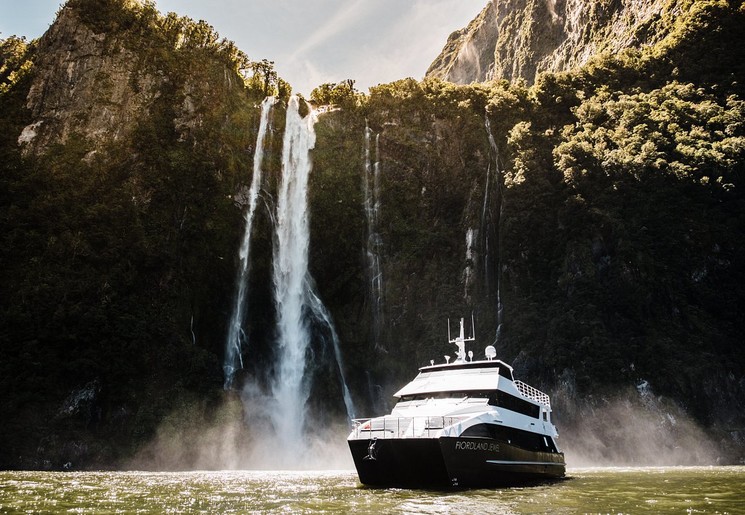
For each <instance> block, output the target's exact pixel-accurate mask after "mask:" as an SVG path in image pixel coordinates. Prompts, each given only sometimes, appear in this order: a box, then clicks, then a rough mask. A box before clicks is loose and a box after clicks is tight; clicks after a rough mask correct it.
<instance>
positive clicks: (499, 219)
mask: <svg viewBox="0 0 745 515" xmlns="http://www.w3.org/2000/svg"><path fill="white" fill-rule="evenodd" d="M484 125H485V127H486V132H487V134H488V136H489V146H490V147H491V150H492V152H493V153H494V174H495V176H496V202H497V219H496V221H495V224H496V226H497V231H498V232H497V256H496V259H497V263H496V270H497V331H496V334H495V335H494V345H495V346H496V345H497V344H498V343H499V340H500V338H501V336H502V325H503V322H504V319H503V317H504V309H503V306H502V285H501V278H502V245H501V241H500V239H501V229H502V214H503V207H504V201H503V198H502V182H503V181H504V179H503V177H502V175H501V173H500V171H499V147H497V142H496V141H495V140H494V135H493V134H492V130H491V122H490V121H489V116H485V117H484ZM490 175H491V164H490V165H489V168H487V170H486V192H485V193H484V213H485V212H486V205H487V201H488V191H489V177H490ZM483 218H485V217H484V215H483V213H482V219H483ZM484 234H488V231H484ZM485 248H486V249H488V236H487V240H486V244H485ZM485 253H486V251H485Z"/></svg>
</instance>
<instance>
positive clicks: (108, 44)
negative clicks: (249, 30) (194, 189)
mask: <svg viewBox="0 0 745 515" xmlns="http://www.w3.org/2000/svg"><path fill="white" fill-rule="evenodd" d="M133 5H135V6H136V5H137V4H136V3H135V4H133ZM122 12H123V13H124V14H123V15H128V16H132V14H131V13H129V14H126V13H127V11H122ZM134 12H137V9H136V8H135V11H134ZM140 12H141V14H140V16H141V18H139V19H138V20H137V21H135V20H134V19H131V20H126V19H124V20H122V21H121V22H120V24H122V25H123V26H119V27H117V29H115V30H113V31H112V30H111V29H112V27H110V26H109V25H107V24H106V23H101V22H100V20H95V19H87V20H85V19H81V16H82V17H85V16H88V17H90V15H88V14H87V13H86V11H85V10H83V9H80V8H76V7H75V4H74V3H71V4H70V5H68V6H66V7H64V8H63V9H62V10H61V11H60V14H59V16H58V18H57V20H56V21H55V23H54V24H53V25H52V26H51V27H50V29H49V30H48V31H47V32H46V33H45V34H44V36H43V37H42V38H41V39H40V40H39V42H38V48H37V51H36V55H37V56H38V58H37V59H36V60H35V62H34V73H33V80H32V82H31V85H30V89H29V91H28V95H27V99H26V106H25V107H26V108H27V109H28V110H29V113H30V115H31V123H30V124H28V125H26V126H25V127H24V128H23V130H22V132H21V134H20V135H19V137H18V143H19V145H21V146H22V148H23V151H24V152H25V153H34V154H43V153H44V152H45V151H46V150H48V148H49V147H50V145H52V144H62V145H64V144H65V143H67V142H68V141H69V139H70V138H71V137H72V136H73V135H74V136H76V137H78V138H82V139H84V140H85V141H86V142H87V145H88V146H89V147H90V149H91V150H94V149H95V148H99V147H102V146H105V145H106V144H110V143H112V142H118V141H122V140H126V139H127V138H128V137H129V136H130V135H131V134H132V131H133V130H134V129H135V128H136V127H138V126H139V125H140V124H141V122H142V121H143V120H147V119H149V118H150V117H152V116H153V115H154V114H156V112H157V110H158V109H159V103H160V104H162V103H163V102H167V103H168V104H169V105H168V109H169V110H170V111H171V112H172V121H173V125H174V129H175V130H176V132H177V137H178V138H179V139H181V140H185V139H186V138H188V136H189V132H190V131H193V130H195V129H197V128H198V127H200V126H201V125H203V124H204V122H205V119H204V118H205V116H212V115H214V114H215V113H214V108H215V106H216V105H219V104H221V103H224V102H225V101H226V99H227V98H229V97H230V96H231V95H236V94H237V93H238V92H239V90H240V87H239V84H242V79H241V78H240V77H238V76H237V74H236V73H235V70H234V69H231V63H229V62H224V63H220V62H215V63H212V64H211V65H207V66H199V65H195V66H194V67H193V68H191V69H188V70H186V69H180V68H178V67H177V66H174V65H173V64H174V63H173V59H172V57H169V56H168V55H167V54H163V48H162V45H164V44H166V45H172V47H171V48H170V49H169V50H170V51H171V52H172V53H173V54H182V55H181V57H182V58H183V57H188V56H189V54H190V53H191V52H190V48H189V47H190V45H191V46H194V45H195V41H193V40H192V41H190V37H191V38H193V37H194V36H195V35H194V34H193V33H194V32H196V29H191V32H188V31H187V32H186V33H185V34H182V35H181V36H178V37H176V38H173V36H174V35H175V33H176V32H177V31H178V30H180V29H183V25H184V21H183V20H179V19H178V18H175V17H171V18H167V19H165V20H163V21H162V22H161V23H162V25H163V26H162V27H161V30H162V31H163V32H162V33H161V34H152V37H148V34H146V33H142V32H138V28H137V27H136V24H137V23H140V24H143V25H144V24H145V23H147V19H148V17H150V18H151V21H152V20H153V19H154V18H153V17H154V16H155V14H154V13H148V12H147V10H146V9H144V8H141V9H140ZM97 21H98V23H96V22H97ZM128 25H129V26H128ZM197 27H198V26H197ZM201 28H202V29H205V30H206V28H207V26H202V27H201ZM169 30H170V31H171V32H172V34H169V33H168V32H169ZM169 37H171V41H168V40H169ZM215 46H219V45H215ZM191 50H193V49H191ZM210 111H212V112H210Z"/></svg>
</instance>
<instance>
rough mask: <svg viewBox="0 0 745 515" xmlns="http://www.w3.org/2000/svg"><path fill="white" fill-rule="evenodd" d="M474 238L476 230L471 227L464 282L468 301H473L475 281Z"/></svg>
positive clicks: (468, 232)
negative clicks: (472, 294) (472, 289)
mask: <svg viewBox="0 0 745 515" xmlns="http://www.w3.org/2000/svg"><path fill="white" fill-rule="evenodd" d="M473 240H474V230H473V227H469V228H468V230H467V231H466V266H465V268H464V269H463V284H464V291H463V297H464V298H465V299H466V302H468V303H470V301H471V285H472V283H473V268H474V254H473Z"/></svg>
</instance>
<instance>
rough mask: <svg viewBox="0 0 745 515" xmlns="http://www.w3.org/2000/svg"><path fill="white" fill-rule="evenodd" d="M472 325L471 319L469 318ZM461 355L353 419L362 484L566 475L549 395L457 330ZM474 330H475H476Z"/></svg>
mask: <svg viewBox="0 0 745 515" xmlns="http://www.w3.org/2000/svg"><path fill="white" fill-rule="evenodd" d="M472 325H473V320H472ZM449 326H450V323H449V321H448V340H449V341H450V343H455V344H456V345H457V346H458V350H457V353H456V359H454V360H453V362H450V356H445V363H441V364H435V363H434V361H430V365H429V366H424V367H421V368H420V369H419V374H418V375H417V376H416V377H415V378H414V380H413V381H411V382H410V383H408V384H407V385H406V386H404V387H403V388H401V389H400V390H399V391H398V392H396V393H395V394H394V397H395V398H396V399H397V402H396V405H395V407H394V408H393V410H392V411H391V413H390V414H389V415H384V416H379V417H374V418H363V419H355V420H353V429H352V432H351V433H350V434H349V437H348V438H347V441H348V443H349V448H350V451H351V453H352V458H353V459H354V464H355V467H356V468H357V474H358V476H359V480H360V482H361V483H362V484H364V485H369V486H377V487H402V488H435V489H441V488H445V489H448V488H490V487H499V486H512V485H522V484H529V483H537V482H544V481H551V480H557V479H560V478H562V477H564V474H565V462H564V453H563V452H561V451H560V450H559V447H558V445H557V438H558V432H557V431H556V427H555V426H554V424H553V422H552V411H551V400H550V398H549V396H548V395H547V394H545V393H544V392H542V391H540V390H538V389H536V388H533V387H532V386H530V385H528V384H526V383H523V382H522V381H519V380H516V379H515V378H514V376H513V368H512V367H511V366H510V365H508V364H507V363H505V362H503V361H501V360H498V359H495V358H496V349H495V348H494V346H492V345H489V346H487V347H486V348H485V351H484V354H485V355H484V359H482V360H477V361H474V360H473V351H469V352H468V353H467V354H466V351H465V344H466V342H472V341H475V338H474V337H473V336H470V337H468V338H466V337H465V335H464V321H463V319H461V320H460V334H459V336H458V337H456V338H454V339H451V338H450V327H449ZM471 334H473V330H472V331H471Z"/></svg>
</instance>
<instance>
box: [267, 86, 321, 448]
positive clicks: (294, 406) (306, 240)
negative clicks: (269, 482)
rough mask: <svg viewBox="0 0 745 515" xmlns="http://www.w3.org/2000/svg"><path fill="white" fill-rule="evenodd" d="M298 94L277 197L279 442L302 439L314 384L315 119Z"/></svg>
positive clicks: (276, 386)
mask: <svg viewBox="0 0 745 515" xmlns="http://www.w3.org/2000/svg"><path fill="white" fill-rule="evenodd" d="M299 107H300V102H299V99H298V97H297V96H294V95H293V96H292V97H291V98H290V102H289V105H288V106H287V117H286V123H285V135H284V141H283V143H282V180H281V182H280V185H279V193H278V198H277V223H276V233H275V242H274V259H273V274H274V275H273V282H274V295H275V299H274V301H275V304H276V306H277V336H278V347H279V349H278V356H277V362H278V368H277V371H276V376H275V380H274V383H273V386H272V393H273V397H274V399H275V401H276V404H275V408H274V411H273V422H274V427H275V429H276V431H277V433H278V435H279V436H280V440H284V441H286V442H289V443H292V442H300V441H302V432H303V426H304V421H305V405H306V401H307V400H308V395H309V386H308V384H307V378H306V373H305V372H306V352H307V350H308V346H309V345H310V328H309V326H308V320H307V317H306V316H305V313H304V308H305V303H306V286H307V285H306V275H307V274H308V246H309V244H310V234H309V219H308V201H307V196H308V179H309V176H310V171H311V160H310V150H311V149H312V148H313V147H314V146H315V141H316V136H315V131H314V130H313V125H314V123H315V116H314V115H312V114H311V115H309V116H306V117H305V118H303V117H301V116H300V112H299Z"/></svg>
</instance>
